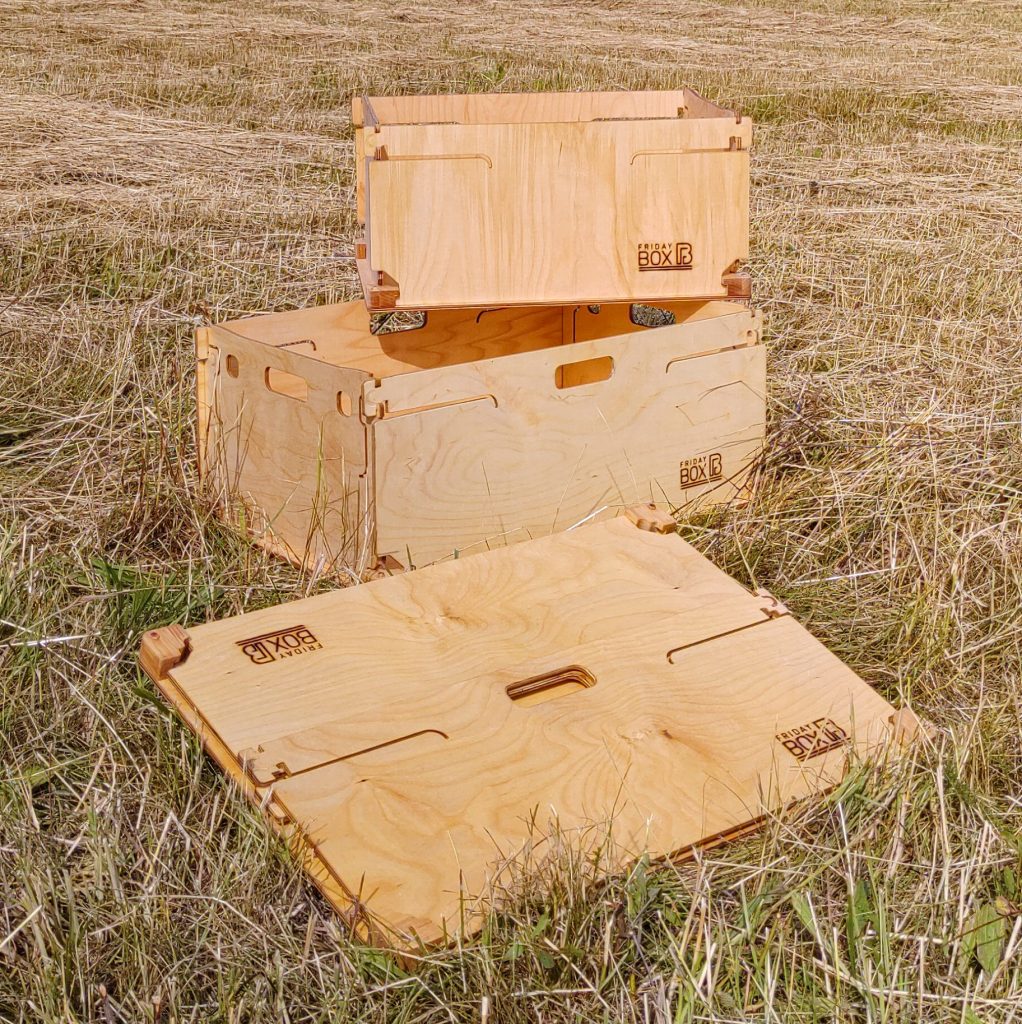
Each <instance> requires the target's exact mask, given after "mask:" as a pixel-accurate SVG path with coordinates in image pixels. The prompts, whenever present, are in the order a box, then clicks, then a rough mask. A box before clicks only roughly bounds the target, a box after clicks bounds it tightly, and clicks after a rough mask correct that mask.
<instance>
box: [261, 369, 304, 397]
mask: <svg viewBox="0 0 1022 1024" xmlns="http://www.w3.org/2000/svg"><path fill="white" fill-rule="evenodd" d="M264 379H265V381H266V388H267V390H268V391H272V392H273V393H274V394H275V395H284V397H285V398H294V399H295V400H296V401H299V402H306V401H308V398H309V382H308V381H307V380H306V379H305V378H304V377H299V376H298V374H296V373H288V372H287V370H277V369H275V368H274V367H272V366H267V367H266V374H265V377H264Z"/></svg>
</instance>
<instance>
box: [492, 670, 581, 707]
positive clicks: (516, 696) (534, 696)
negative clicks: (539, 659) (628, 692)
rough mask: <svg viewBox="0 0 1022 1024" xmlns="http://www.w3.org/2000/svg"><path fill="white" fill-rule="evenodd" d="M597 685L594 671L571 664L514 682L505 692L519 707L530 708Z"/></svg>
mask: <svg viewBox="0 0 1022 1024" xmlns="http://www.w3.org/2000/svg"><path fill="white" fill-rule="evenodd" d="M595 685H596V676H594V675H593V674H592V672H590V671H589V670H588V669H584V668H582V667H581V665H569V666H568V667H567V668H561V669H557V670H556V671H554V672H544V673H543V674H542V675H538V676H531V677H530V678H529V679H522V680H520V681H519V682H517V683H512V684H511V685H510V686H508V687H507V688H506V689H505V691H504V692H505V693H506V694H507V695H508V697H509V698H510V699H511V700H512V701H513V702H514V703H515V704H517V705H518V707H520V708H528V707H532V706H533V705H534V704H544V703H545V702H546V701H548V700H554V699H556V698H557V697H566V696H567V695H568V694H569V693H578V691H579V690H588V689H589V687H590V686H595Z"/></svg>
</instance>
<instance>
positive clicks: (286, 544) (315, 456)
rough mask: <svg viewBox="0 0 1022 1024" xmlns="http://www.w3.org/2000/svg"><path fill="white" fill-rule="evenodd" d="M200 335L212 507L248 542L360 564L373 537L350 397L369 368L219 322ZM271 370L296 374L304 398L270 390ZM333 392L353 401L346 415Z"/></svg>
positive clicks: (308, 557)
mask: <svg viewBox="0 0 1022 1024" xmlns="http://www.w3.org/2000/svg"><path fill="white" fill-rule="evenodd" d="M208 339H209V356H208V361H207V363H206V368H205V378H206V386H207V389H208V391H207V394H208V395H209V399H208V403H209V407H210V412H209V414H208V418H207V432H206V437H205V438H204V439H203V440H202V441H201V442H200V444H201V448H202V450H203V453H204V458H203V462H204V465H205V467H206V474H205V479H206V483H207V486H208V487H209V488H210V489H211V490H212V492H213V494H214V496H215V498H216V500H217V501H218V503H219V504H220V506H221V507H222V508H224V509H225V510H227V512H228V515H229V518H230V519H231V520H232V521H234V522H236V523H238V524H239V525H240V526H242V527H243V528H244V529H245V530H246V531H247V532H248V533H249V534H251V535H252V536H253V537H254V538H255V539H256V540H258V541H260V542H261V543H264V544H265V545H266V546H267V547H268V548H269V549H270V550H271V551H273V552H274V553H278V554H282V555H284V556H285V557H288V558H290V559H292V560H293V561H295V562H298V563H304V564H308V565H310V566H313V565H317V564H318V565H320V566H323V565H330V564H332V563H333V562H334V561H337V560H339V561H344V562H348V563H353V564H359V563H360V562H362V561H364V560H365V559H366V558H367V557H369V549H370V548H372V547H373V539H372V531H371V528H370V524H369V523H368V521H367V518H366V512H367V506H368V498H367V486H368V484H367V480H366V472H367V458H368V451H367V441H366V427H365V424H364V423H363V422H362V421H361V419H360V417H359V415H358V403H359V398H360V395H361V390H362V386H363V384H364V383H365V381H367V380H370V379H371V377H370V375H369V374H368V373H366V372H365V371H364V370H359V369H352V368H348V367H341V366H331V365H329V364H327V363H325V362H324V361H322V360H318V359H313V358H311V357H310V356H308V355H304V354H303V353H302V346H295V347H292V348H280V347H273V346H271V345H267V344H264V343H262V342H259V341H253V340H252V339H249V338H246V337H243V336H242V335H241V334H239V333H236V332H235V331H233V330H231V329H230V328H229V327H228V326H224V325H221V326H218V327H213V328H210V329H209V332H208ZM292 340H294V339H292ZM228 360H231V367H233V368H234V370H235V372H234V374H232V373H231V367H229V366H228ZM271 369H272V370H278V371H283V372H284V373H288V374H292V375H294V376H296V377H299V378H300V379H301V380H303V381H304V382H305V385H306V389H307V398H306V399H305V400H304V401H302V400H299V399H296V398H290V397H287V396H286V395H282V394H278V393H274V392H273V391H271V390H270V388H269V387H268V386H267V376H266V375H267V371H268V370H271ZM340 393H343V394H345V395H346V396H349V398H350V400H351V402H352V403H353V405H352V414H351V415H348V416H346V415H343V414H342V413H341V412H340V410H339V408H338V401H339V400H338V395H339V394H340Z"/></svg>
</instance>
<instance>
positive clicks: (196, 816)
mask: <svg viewBox="0 0 1022 1024" xmlns="http://www.w3.org/2000/svg"><path fill="white" fill-rule="evenodd" d="M1020 38H1022V8H1020V6H1019V5H1018V4H1017V3H1015V2H1012V0H1001V2H997V0H989V2H968V0H964V2H957V3H956V2H947V3H943V2H940V3H938V2H930V0H906V2H903V3H902V2H895V0H889V2H885V0H831V2H824V0H809V2H806V3H801V4H792V3H783V2H780V0H777V2H769V0H750V2H748V3H745V4H743V5H741V6H737V5H730V4H726V3H719V4H708V3H695V2H687V0H682V2H671V3H669V2H667V0H663V2H660V0H656V2H653V0H651V2H635V3H625V2H615V0H585V2H582V0H579V2H575V3H559V2H553V0H549V2H533V3H512V2H509V0H502V2H492V3H479V4H468V3H457V2H456V0H426V2H424V3H421V4H413V3H410V2H405V0H391V2H389V3H385V2H382V0H353V2H351V3H348V4H344V3H340V2H333V3H331V2H326V0H293V2H288V0H279V2H274V0H231V2H228V0H225V2H220V3H214V2H208V3H199V2H184V0H167V2H163V3H160V2H156V0H114V2H109V3H100V2H73V0H67V2H53V3H42V2H19V0H6V2H5V3H3V4H2V5H0V40H2V41H0V82H2V89H0V157H2V159H0V1020H3V1021H45V1022H58V1021H60V1022H66V1021H90V1022H91V1021H100V1022H103V1024H114V1022H120V1021H147V1020H148V1021H160V1022H170V1021H186V1020H187V1021H218V1022H219V1021H223V1022H241V1021H245V1022H256V1021H278V1020H286V1021H292V1022H296V1021H310V1022H311V1021H327V1020H331V1021H346V1020H367V1021H383V1020H386V1021H401V1022H408V1024H412V1022H434V1021H436V1022H441V1021H452V1022H453V1021H489V1022H493V1024H496V1022H506V1021H525V1020H529V1021H543V1022H549V1024H562V1022H568V1021H608V1022H611V1021H614V1022H616V1021H629V1022H630V1021H636V1022H639V1021H641V1022H650V1021H667V1020H670V1021H694V1020H697V1021H721V1022H723V1021H785V1022H789V1021H790V1022H816V1021H820V1022H822V1021H835V1022H836V1021H841V1022H845V1021H863V1022H866V1021H868V1022H877V1024H879V1022H885V1024H886V1022H890V1024H893V1022H909V1021H920V1020H925V1021H948V1022H952V1021H953V1022H960V1024H976V1022H978V1021H983V1022H994V1021H998V1022H1000V1021H1010V1020H1015V1019H1018V1018H1020V1017H1022V976H1020V972H1022V864H1020V850H1022V806H1020V800H1022V795H1020V794H1022V707H1020V692H1022V690H1020V669H1022V652H1020V637H1022V473H1020V467H1022V423H1020V420H1022V332H1020V328H1022V284H1020V281H1022V193H1020V179H1022V61H1020V59H1019V53H1018V49H1019V40H1020ZM681 85H691V86H693V87H695V88H696V89H698V90H700V91H701V92H703V93H704V94H705V95H707V96H708V97H709V98H711V99H714V100H718V101H723V102H726V103H729V104H733V105H739V106H740V107H741V109H742V110H743V111H744V112H746V113H748V114H750V115H751V116H752V117H753V118H754V120H755V122H756V125H757V136H756V144H755V149H754V160H753V259H752V267H751V269H752V270H753V271H754V274H755V279H756V287H755V295H756V301H757V303H758V304H759V305H760V306H761V307H762V308H763V309H764V311H765V314H766V317H767V323H768V336H767V340H768V345H769V353H770V363H769V369H770V375H771V385H770V416H771V433H770V445H769V452H768V457H767V464H766V470H765V475H764V481H763V487H762V490H761V491H760V493H759V495H758V497H757V499H756V501H755V502H753V503H752V504H751V505H750V506H749V507H747V508H745V509H741V510H734V511H731V512H728V513H726V514H724V515H722V516H718V517H714V518H706V519H703V520H700V521H697V522H692V523H688V524H686V525H685V528H684V532H685V535H686V536H687V537H689V538H690V539H692V540H693V541H694V543H696V544H697V545H698V547H699V548H700V549H701V550H703V551H704V552H706V553H707V554H708V555H709V556H710V557H712V558H713V559H714V560H715V561H716V562H717V563H718V564H719V565H721V566H722V567H724V568H726V569H727V570H728V571H730V572H732V573H734V574H735V575H737V576H738V577H739V578H741V579H743V580H744V581H746V582H748V583H752V582H755V583H756V584H757V585H759V586H765V587H768V588H769V589H770V590H771V591H773V592H774V593H775V594H777V595H778V596H779V597H780V598H781V599H782V600H784V601H785V602H786V603H787V604H788V605H789V607H790V608H791V609H792V610H793V611H794V612H795V613H796V614H797V615H798V616H800V617H801V619H802V620H803V621H804V622H805V623H806V624H807V625H808V626H809V627H810V628H811V629H812V630H813V631H814V632H815V633H816V634H817V635H818V636H819V637H820V638H821V639H823V640H824V641H825V642H826V643H827V644H828V645H829V646H830V647H831V648H832V649H833V650H834V651H836V652H837V653H838V654H839V655H840V656H841V657H842V658H844V659H846V660H847V661H848V663H849V664H851V665H852V666H853V667H854V668H855V669H856V670H857V671H858V672H860V673H861V674H862V675H863V676H864V677H865V678H866V679H867V680H868V681H869V682H870V683H871V684H873V685H874V686H876V687H877V688H878V689H879V690H880V692H881V693H882V694H883V695H884V696H886V697H887V698H889V699H891V700H892V701H898V702H901V701H906V700H910V701H911V702H913V704H914V706H915V707H916V708H917V709H918V710H919V711H920V712H921V713H923V714H924V715H926V716H927V717H928V718H929V719H930V720H931V721H932V722H933V723H934V724H935V725H936V726H937V727H938V730H939V732H938V739H937V741H936V742H935V743H934V744H933V745H931V746H929V747H923V748H919V749H916V751H915V752H914V753H913V755H912V756H911V757H910V758H908V759H907V760H905V761H904V762H903V763H900V764H897V765H894V766H891V767H889V768H887V769H884V770H880V769H878V768H869V767H861V768H858V769H856V770H855V771H853V773H852V774H851V775H850V777H849V779H848V782H847V783H846V785H844V786H843V787H842V788H841V790H840V791H839V792H837V793H835V794H834V795H832V796H831V797H830V798H829V799H827V800H825V801H821V802H819V803H817V804H815V805H813V806H811V807H808V808H805V809H804V810H801V811H800V812H799V813H798V814H797V815H794V816H789V817H785V818H780V819H778V820H776V821H772V822H770V823H769V824H768V827H767V828H766V829H765V831H764V832H763V833H761V834H760V835H758V836H756V837H754V838H751V839H748V840H745V841H743V842H741V843H737V844H733V845H731V846H727V847H722V848H718V849H716V850H714V851H712V852H711V853H708V854H706V855H705V856H704V857H702V858H701V859H700V860H699V861H697V862H696V863H694V864H689V865H686V866H683V867H677V868H673V867H653V866H650V865H644V864H640V865H638V866H637V867H636V868H635V870H634V871H633V872H632V873H631V874H629V875H628V876H627V877H615V878H612V879H610V880H601V879H600V877H599V875H598V872H597V871H596V869H595V867H594V865H593V864H591V863H588V862H584V861H580V860H579V859H577V858H575V859H573V858H572V856H571V854H570V852H565V853H564V854H563V856H561V857H560V858H555V859H553V860H552V861H551V862H550V863H549V864H548V865H546V867H545V869H544V871H543V872H542V873H541V875H540V877H539V878H538V879H536V880H533V881H532V882H531V883H529V884H525V883H524V881H523V885H522V887H521V895H520V896H519V897H518V898H516V899H515V900H514V901H512V902H511V903H509V904H508V906H507V907H506V908H505V909H504V910H503V911H502V912H500V913H499V914H495V915H494V916H493V917H492V918H491V919H490V921H489V922H488V924H487V926H486V928H485V931H484V932H483V934H482V935H481V936H480V937H479V938H478V939H476V940H473V941H472V942H469V943H466V944H465V945H464V946H463V947H462V948H457V949H452V950H445V951H431V952H429V951H424V952H423V953H422V955H421V957H419V958H413V959H412V960H410V961H408V962H405V963H403V964H397V963H395V962H393V961H392V960H391V959H390V958H388V957H387V956H386V955H385V954H384V953H382V952H380V951H376V950H372V949H368V948H365V947H362V946H359V945H358V944H357V943H353V942H351V941H349V939H348V938H347V937H346V936H345V934H344V933H343V929H342V928H341V926H340V925H339V923H338V922H337V920H336V919H335V918H334V917H333V916H332V914H331V913H330V912H329V910H328V908H327V906H326V905H325V903H324V902H323V900H322V899H321V898H320V897H319V896H318V894H317V893H316V892H315V891H314V890H313V889H312V887H311V886H310V885H309V884H307V883H306V882H305V881H304V879H303V877H302V875H301V872H300V871H299V869H298V868H297V867H296V865H295V864H294V863H293V862H291V861H290V860H289V859H288V857H287V855H286V853H285V852H284V851H283V850H282V849H281V848H280V847H279V846H278V845H277V844H276V843H275V842H274V841H272V840H271V839H269V838H268V837H267V836H266V834H265V831H264V829H263V827H262V825H261V823H260V821H259V819H258V817H257V815H256V814H255V813H253V812H252V811H250V810H249V809H248V808H247V807H246V805H245V804H244V802H243V801H242V799H241V798H240V797H239V796H238V795H237V794H236V793H234V792H232V791H231V790H230V789H229V787H228V786H227V785H226V783H225V782H224V781H223V780H222V778H221V777H220V776H219V775H218V773H217V772H216V771H215V770H214V769H213V768H212V767H211V765H210V764H209V763H208V762H207V761H206V760H205V759H204V757H203V756H202V754H201V752H200V751H199V749H198V748H197V746H196V743H195V742H194V741H193V739H192V738H191V737H190V735H189V734H188V733H187V732H186V731H185V730H184V729H183V728H182V727H181V726H180V724H179V723H178V722H177V720H176V719H175V718H174V717H173V716H172V715H171V714H170V713H169V712H168V711H167V710H166V708H165V707H164V706H163V705H162V703H161V702H160V701H159V700H158V699H157V698H156V695H155V693H154V691H153V688H152V686H151V685H150V684H149V683H147V682H146V681H144V680H143V679H142V678H141V677H140V676H139V674H138V672H137V670H136V668H135V662H134V654H135V650H136V648H137V644H138V640H139V633H140V631H141V630H142V629H143V628H145V627H146V626H149V625H154V624H162V623H168V622H172V621H183V622H196V621H202V620H204V619H206V618H208V617H220V616H224V615H227V614H230V613H233V612H236V611H239V610H241V609H245V608H253V607H257V606H260V605H266V604H270V603H276V602H280V601H284V600H287V599H289V598H293V597H296V596H301V595H304V594H306V593H307V592H308V591H309V590H310V589H311V588H322V587H325V586H328V585H329V584H328V583H325V582H323V581H310V580H309V579H307V578H303V577H302V576H301V575H300V574H299V573H298V572H297V571H295V570H293V569H291V568H289V567H287V566H284V565H281V564H279V563H276V562H273V561H269V560H267V559H266V558H265V557H264V556H263V555H262V554H260V553H259V552H257V551H255V550H253V549H252V548H250V547H248V546H247V545H246V544H244V543H242V542H241V541H239V540H238V539H237V538H236V537H234V536H233V535H232V534H230V533H229V532H228V531H226V530H225V529H224V528H223V527H222V526H220V525H219V524H218V523H217V522H216V521H215V520H214V518H213V516H212V514H211V509H210V508H209V505H208V503H207V501H206V500H205V499H204V497H203V495H202V494H201V492H200V491H199V489H198V487H197V485H196V480H195V473H194V469H193V461H194V437H193V431H192V417H193V401H192V387H193V377H192V364H191V358H192V357H191V333H192V330H193V328H194V327H195V326H196V325H198V324H202V323H204V322H208V321H209V320H210V319H214V320H217V319H223V318H226V317H229V316H237V315H239V314H242V313H246V312H253V311H260V310H270V309H288V308H294V307H298V306H302V305H306V304H309V303H317V302H325V301H334V300H339V299H342V298H349V297H352V296H354V294H355V288H356V285H355V274H354V265H353V262H352V259H351V254H352V243H353V235H354V216H353V196H352V179H351V173H350V165H351V157H352V139H351V127H350V123H349V119H348V101H349V97H350V96H351V94H352V93H356V92H398V91H445V90H543V89H590V88H592V89H596V88H612V89H619V88H633V87H636V88H666V87H678V86H681Z"/></svg>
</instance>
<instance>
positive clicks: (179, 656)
mask: <svg viewBox="0 0 1022 1024" xmlns="http://www.w3.org/2000/svg"><path fill="white" fill-rule="evenodd" d="M191 648H192V644H191V640H190V639H189V638H188V634H187V633H186V632H185V631H184V630H183V629H182V628H181V627H180V626H178V625H176V624H175V625H173V626H164V627H163V628H162V629H150V630H147V631H146V633H145V634H144V635H143V637H142V647H141V649H140V650H139V653H138V663H139V664H140V665H141V666H142V671H143V672H145V674H146V675H147V676H149V678H150V679H152V680H153V682H155V683H160V682H163V680H164V679H166V678H167V673H168V672H169V671H170V670H171V669H172V668H174V666H175V665H180V664H181V662H182V661H184V660H185V658H187V657H188V652H189V651H190V650H191Z"/></svg>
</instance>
